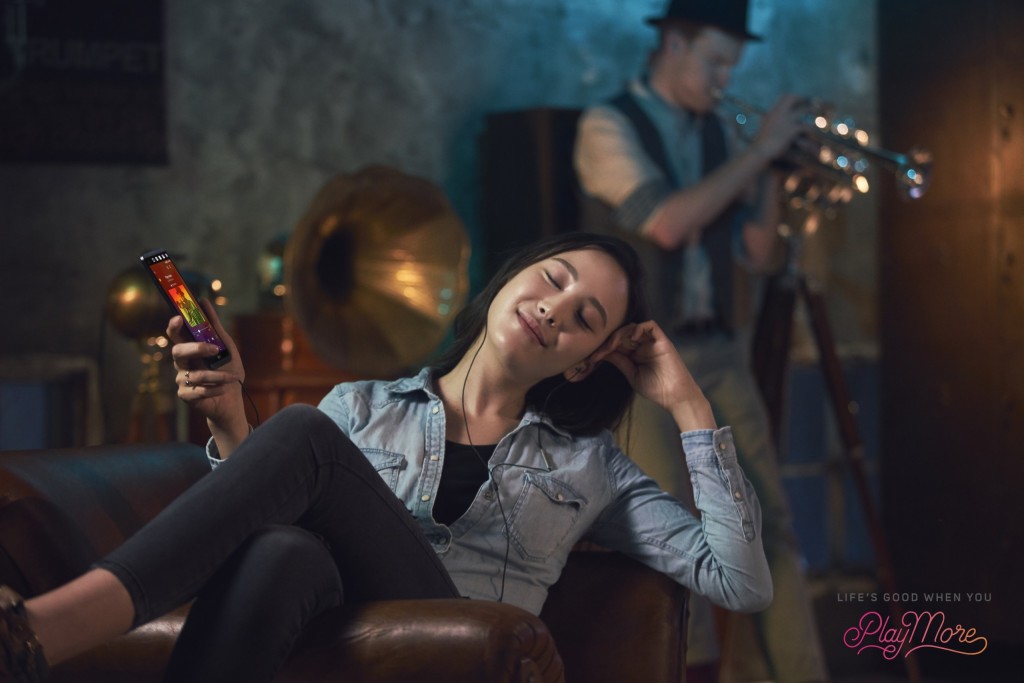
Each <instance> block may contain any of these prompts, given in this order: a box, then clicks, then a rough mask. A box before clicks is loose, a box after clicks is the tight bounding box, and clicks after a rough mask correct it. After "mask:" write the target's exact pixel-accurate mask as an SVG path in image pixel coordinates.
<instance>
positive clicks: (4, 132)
mask: <svg viewBox="0 0 1024 683" xmlns="http://www.w3.org/2000/svg"><path fill="white" fill-rule="evenodd" d="M0 21H2V22H3V23H2V36H3V38H2V43H0V163H33V162H36V163H114V164H165V163H167V135H166V127H167V125H166V114H165V105H166V98H165V94H164V45H163V2H162V0H89V2H82V1H81V0H0Z"/></svg>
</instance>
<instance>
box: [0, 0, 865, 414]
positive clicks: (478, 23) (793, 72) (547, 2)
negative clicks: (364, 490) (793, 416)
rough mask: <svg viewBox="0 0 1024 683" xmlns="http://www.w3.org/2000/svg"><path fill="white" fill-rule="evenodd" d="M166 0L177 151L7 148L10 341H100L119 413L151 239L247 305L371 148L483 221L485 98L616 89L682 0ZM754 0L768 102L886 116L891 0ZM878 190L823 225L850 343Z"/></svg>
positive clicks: (88, 353) (756, 59)
mask: <svg viewBox="0 0 1024 683" xmlns="http://www.w3.org/2000/svg"><path fill="white" fill-rule="evenodd" d="M165 5H166V20H165V26H166V38H165V41H166V42H165V45H166V80H167V98H168V104H167V115H168V136H169V148H170V149H169V152H170V163H169V164H168V165H167V166H159V167H157V166H109V165H107V166H101V165H52V164H51V165H33V164H17V165H12V164H7V165H2V164H0V292H2V294H0V296H2V298H3V310H4V312H5V314H6V315H5V319H6V321H7V326H6V328H7V329H6V334H5V335H3V338H2V340H0V356H4V357H12V356H17V355H21V354H26V353H37V352H46V353H53V354H59V355H67V356H85V357H90V358H98V359H101V367H100V370H101V372H100V376H101V377H102V378H103V380H104V382H103V384H104V386H106V387H107V392H106V393H107V395H108V399H107V407H108V410H109V411H110V412H111V413H114V414H115V419H114V420H113V422H114V424H117V419H116V418H117V417H118V416H120V415H121V414H122V413H124V412H125V411H126V410H127V401H126V400H122V399H123V394H124V393H125V392H128V394H129V395H130V393H131V391H133V390H134V380H135V378H136V376H137V373H138V364H137V359H136V357H135V354H134V351H133V348H132V346H131V344H130V343H129V342H128V341H127V340H124V339H121V338H119V337H117V335H116V333H114V332H113V331H111V330H110V329H109V326H105V325H104V323H103V318H102V308H103V302H104V297H105V293H106V290H107V287H108V285H109V283H110V281H111V280H112V278H113V277H114V276H115V275H116V274H117V273H118V272H120V271H121V270H123V269H124V268H127V267H132V266H133V265H134V263H135V260H136V258H137V255H138V253H139V252H140V251H141V250H142V249H144V248H147V247H150V246H153V245H162V246H166V247H167V248H169V249H172V250H175V251H177V252H180V253H184V254H186V255H187V256H188V261H187V264H188V266H189V267H190V268H193V269H198V270H200V271H203V272H204V273H207V274H209V275H213V276H216V277H218V278H220V279H222V280H223V281H224V283H225V288H226V294H227V296H228V299H229V303H228V305H227V306H226V309H225V311H224V313H225V315H226V316H227V317H230V316H231V315H232V314H234V313H239V312H250V311H253V310H255V308H256V305H257V304H256V302H257V272H256V268H257V263H258V259H259V255H260V252H261V251H262V249H263V247H264V245H266V244H267V243H268V242H269V241H270V240H272V239H273V238H274V237H275V236H278V235H281V234H282V233H287V232H288V231H290V230H291V228H292V226H293V225H294V224H295V222H296V221H297V220H298V218H299V216H300V215H301V214H302V213H303V211H304V210H305V208H306V205H307V203H308V202H309V200H310V199H311V197H312V195H313V194H314V192H315V191H316V190H317V189H318V188H319V187H320V186H321V185H322V184H323V183H324V182H326V181H327V179H329V178H330V177H332V176H333V175H334V174H336V173H339V172H350V171H354V170H356V169H358V168H360V167H362V166H364V165H366V164H371V163H383V164H390V165H394V166H397V167H400V168H402V169H403V170H405V171H406V172H409V173H413V174H417V175H422V176H424V177H426V178H429V179H431V180H434V181H436V182H437V183H439V184H441V185H442V187H444V189H445V190H446V192H447V193H448V194H449V197H450V198H451V200H452V202H453V204H454V206H455V207H456V210H457V211H458V213H459V215H460V216H461V217H462V219H463V220H464V222H465V223H466V226H467V229H468V231H469V233H470V235H471V238H472V240H473V242H474V243H478V242H479V228H478V225H477V219H476V215H477V196H478V194H479V185H478V180H477V173H476V164H477V156H476V142H477V136H478V135H479V134H480V132H481V127H482V122H483V117H484V115H485V114H486V113H488V112H493V111H501V110H513V109H521V108H529V107H536V106H582V105H585V104H586V103H588V102H591V101H593V100H596V99H598V98H602V97H604V96H607V95H610V94H612V93H613V92H615V91H616V90H617V89H618V87H619V86H620V85H621V83H622V82H623V81H624V80H625V79H626V78H627V77H628V76H630V75H631V74H632V73H634V72H635V71H636V70H637V69H639V68H640V66H641V65H642V63H643V61H644V59H645V57H646V54H647V53H648V51H649V50H650V49H651V47H652V45H653V40H654V37H655V34H654V31H653V30H651V29H650V28H649V27H647V26H646V25H645V24H644V22H643V19H644V17H647V16H650V15H652V14H657V13H659V12H660V10H661V8H662V7H663V2H662V0H634V1H628V0H289V1H287V2H284V1H281V0H219V1H218V2H206V1H204V0H167V1H166V3H165ZM751 8H752V12H751V16H752V21H751V28H752V29H753V30H754V31H755V32H759V33H762V34H764V35H765V36H766V37H767V38H768V39H767V41H766V42H765V43H762V44H757V45H752V46H750V47H749V49H748V51H747V52H746V54H745V58H744V61H743V63H742V64H741V65H740V67H739V69H738V70H737V72H736V75H735V80H734V83H735V87H734V88H733V90H734V91H735V92H736V93H738V94H740V95H742V96H744V97H746V98H748V99H751V100H753V101H755V102H757V103H760V104H769V103H770V102H771V101H772V100H773V99H774V97H775V96H776V95H777V94H778V93H780V92H782V91H794V92H799V93H802V94H808V95H815V96H820V97H823V98H826V99H829V100H832V101H833V102H835V103H836V104H837V105H838V107H839V110H840V111H843V112H846V113H849V114H850V115H852V116H854V117H855V118H856V119H857V120H858V121H859V122H860V123H861V124H862V125H864V126H865V127H867V128H868V129H869V130H870V129H873V128H875V127H876V126H875V110H876V96H875V75H874V69H875V59H876V49H875V31H874V2H857V3H851V2H844V1H842V0H753V1H752V2H751ZM875 211H876V210H875V208H874V202H873V199H872V198H871V197H868V198H865V199H864V200H863V201H859V202H858V203H857V205H856V206H853V207H851V208H850V210H848V211H846V212H844V214H843V215H842V216H840V218H839V219H838V220H836V221H834V222H833V223H832V224H829V225H826V226H825V227H824V228H823V229H822V230H821V231H820V232H819V233H818V235H817V236H816V237H815V238H814V239H812V240H811V242H810V243H809V244H808V249H807V258H808V261H807V263H808V269H809V270H811V271H812V272H813V273H815V274H816V275H818V276H819V279H820V280H821V281H822V283H823V284H824V285H825V286H826V288H827V290H828V292H829V300H830V304H832V306H833V311H834V313H833V315H834V320H833V322H834V326H835V327H836V330H837V334H838V335H839V338H840V341H841V343H842V344H844V345H854V346H867V347H871V346H872V345H873V343H874V338H875V334H876V330H875V319H876V314H875V261H876V255H875V244H876V239H875V221H874V214H875ZM104 327H106V328H107V329H105V330H104V329H103V328H104ZM101 332H105V335H106V336H105V337H104V336H103V335H101ZM101 346H102V348H101ZM118 391H120V392H121V395H118Z"/></svg>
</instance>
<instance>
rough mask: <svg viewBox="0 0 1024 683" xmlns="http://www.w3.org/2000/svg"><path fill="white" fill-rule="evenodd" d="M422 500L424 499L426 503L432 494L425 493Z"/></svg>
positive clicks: (421, 497)
mask: <svg viewBox="0 0 1024 683" xmlns="http://www.w3.org/2000/svg"><path fill="white" fill-rule="evenodd" d="M420 500H422V501H423V502H424V503H426V502H427V501H428V500H430V496H428V495H426V494H424V495H422V496H420Z"/></svg>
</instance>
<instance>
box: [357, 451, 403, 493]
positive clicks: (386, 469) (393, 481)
mask: <svg viewBox="0 0 1024 683" xmlns="http://www.w3.org/2000/svg"><path fill="white" fill-rule="evenodd" d="M362 450H363V455H365V456H366V459H367V460H369V461H370V464H371V465H373V468H374V469H375V470H377V474H379V475H380V477H381V479H383V480H384V483H385V484H387V485H388V487H389V488H390V489H391V490H392V491H395V490H397V489H398V477H399V475H401V473H402V470H403V469H405V456H404V455H402V454H400V453H395V452H394V451H385V450H382V449H380V448H364V449H362Z"/></svg>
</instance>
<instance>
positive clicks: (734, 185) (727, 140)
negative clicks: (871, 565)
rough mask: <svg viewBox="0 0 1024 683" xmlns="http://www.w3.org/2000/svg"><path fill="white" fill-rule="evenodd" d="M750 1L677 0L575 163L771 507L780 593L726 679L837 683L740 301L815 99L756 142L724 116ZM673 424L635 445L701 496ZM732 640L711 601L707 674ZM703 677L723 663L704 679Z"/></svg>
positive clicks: (771, 115)
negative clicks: (629, 249)
mask: <svg viewBox="0 0 1024 683" xmlns="http://www.w3.org/2000/svg"><path fill="white" fill-rule="evenodd" d="M747 5H748V3H747V0H671V2H670V3H669V5H668V9H667V10H666V12H665V14H664V15H663V16H659V17H652V18H650V19H648V23H650V24H651V25H653V26H655V27H656V28H657V29H658V32H659V44H658V47H657V49H656V50H655V52H654V53H653V54H652V56H651V59H650V62H649V64H648V68H647V71H646V73H645V74H644V75H643V76H641V77H639V78H637V79H634V80H633V81H631V82H630V83H629V84H628V86H627V88H626V90H625V92H623V93H622V94H620V95H619V96H617V97H615V98H613V99H611V100H610V101H608V102H604V103H602V104H599V105H596V106H594V107H591V108H589V109H587V110H586V111H585V112H584V114H583V115H582V117H581V119H580V122H579V126H578V131H577V139H576V149H575V158H574V162H575V166H576V171H577V175H578V177H579V181H580V186H581V188H582V189H583V192H584V195H585V197H584V200H583V205H582V207H581V209H582V211H581V213H582V221H583V226H584V228H586V229H590V230H594V231H610V232H613V233H615V234H618V235H620V236H624V237H626V238H627V239H629V240H630V241H631V242H632V243H633V244H634V246H635V247H636V248H637V250H638V251H639V252H640V254H641V256H642V258H643V259H644V261H645V265H646V268H647V272H648V280H649V282H648V287H649V292H648V294H649V300H650V302H651V305H652V311H653V313H654V317H655V319H656V320H657V321H658V322H659V324H660V325H661V327H662V328H663V329H664V330H665V331H666V332H667V333H669V334H670V335H671V336H672V337H673V339H674V341H675V342H676V345H677V346H678V348H679V351H680V354H681V355H682V357H683V360H684V361H685V363H686V365H687V367H688V368H690V370H691V372H692V373H693V375H694V377H695V378H696V379H697V381H698V383H699V384H700V385H701V387H702V389H703V390H704V392H705V394H706V395H707V396H708V398H709V400H710V401H711V403H712V406H713V407H714V409H715V412H716V413H717V414H718V415H719V416H720V419H721V421H722V423H723V424H730V425H732V429H733V434H734V437H735V440H736V445H737V451H738V453H739V457H740V459H741V464H742V466H743V470H744V472H745V473H746V474H747V476H748V477H749V478H750V479H751V483H753V485H754V488H755V490H756V492H757V495H758V498H759V499H760V503H761V507H762V509H763V510H764V522H763V526H764V529H763V537H764V543H765V551H766V553H767V555H768V560H769V563H770V566H771V570H772V576H773V581H774V584H775V585H774V588H775V598H774V601H773V603H772V606H771V607H769V608H768V609H767V610H765V611H764V612H762V613H760V614H758V615H756V617H755V620H756V637H753V636H752V637H750V638H749V640H751V641H752V642H750V643H740V642H738V640H737V637H733V636H734V635H735V634H741V633H742V629H736V628H732V627H731V625H727V627H726V628H725V629H723V631H724V633H725V639H724V643H723V648H722V649H723V654H722V666H721V671H722V679H723V680H726V679H728V680H737V681H750V680H758V679H761V680H763V679H764V678H767V677H770V678H772V679H773V680H775V681H777V683H803V682H807V681H823V680H825V679H826V678H827V674H826V671H825V665H824V655H823V653H822V649H821V645H820V639H819V636H818V633H817V624H816V622H815V619H814V615H813V611H812V607H811V602H810V598H809V593H808V590H807V585H806V580H805V577H804V575H803V569H802V560H801V554H800V550H799V547H798V544H797V542H796V536H795V534H794V532H793V528H792V520H791V516H790V511H789V504H788V501H787V499H786V495H785V492H784V490H783V487H782V481H781V478H780V476H779V472H778V465H777V458H776V453H775V449H774V446H773V445H772V441H771V436H770V430H769V426H768V425H769V422H768V418H767V413H766V410H765V408H764V405H763V403H762V400H761V397H760V393H759V391H758V389H757V384H756V381H755V380H754V377H753V375H752V373H751V371H750V369H749V368H750V365H749V360H748V357H747V351H746V347H745V345H744V344H743V343H741V342H742V340H743V339H744V336H743V334H742V332H743V329H742V327H741V326H739V325H738V324H737V320H736V316H735V310H734V309H735V307H734V305H733V301H734V286H735V282H734V267H735V266H736V265H741V266H745V267H746V268H747V269H748V270H752V271H758V270H764V269H766V268H768V267H769V266H770V265H771V263H772V261H773V257H774V256H775V254H776V245H777V243H778V233H777V225H778V222H779V219H780V209H781V206H780V200H781V192H780V187H779V181H780V177H779V175H778V174H777V173H775V172H773V171H772V170H771V164H772V162H773V160H775V159H776V158H778V157H780V156H781V155H783V154H784V153H785V152H786V151H787V150H789V149H790V147H791V146H792V145H793V144H795V143H796V141H797V138H798V137H799V135H800V132H801V131H802V129H803V126H804V120H805V116H806V114H807V111H806V109H805V106H804V104H803V102H802V100H800V99H799V98H796V97H794V96H790V95H787V96H783V97H781V98H780V99H779V101H778V102H777V103H776V105H775V106H774V107H772V109H771V110H770V111H769V112H768V113H767V114H766V115H765V116H764V117H763V118H762V120H761V123H760V125H759V127H758V132H757V134H756V136H755V137H754V138H753V140H751V141H750V142H749V144H747V145H746V146H743V147H742V148H741V145H740V144H739V141H738V140H736V139H734V138H735V136H730V135H729V131H727V130H726V129H725V128H724V127H723V126H722V125H721V123H720V122H719V120H718V118H717V116H716V115H715V113H714V109H715V107H716V106H717V104H718V100H719V97H720V94H721V92H722V91H723V90H724V89H725V88H726V87H727V85H728V83H729V78H730V76H731V72H732V69H733V67H734V66H735V65H736V64H737V62H738V61H739V59H740V56H741V53H742V50H743V46H744V43H745V42H747V41H756V40H760V37H759V36H757V35H754V34H752V33H750V32H749V31H748V30H747V9H748V7H747ZM664 419H665V417H664V416H662V415H661V414H660V413H659V412H658V411H657V410H656V409H654V408H652V407H651V406H649V405H646V404H644V403H643V402H642V401H641V402H638V404H637V405H635V406H634V409H633V411H632V417H631V419H630V422H629V424H627V425H625V426H624V427H623V428H622V429H620V439H622V440H624V441H628V442H627V443H623V447H624V448H625V450H626V452H628V453H630V454H631V456H633V457H634V458H635V459H636V460H638V461H639V463H640V465H641V466H642V467H643V468H644V469H645V470H647V471H648V473H649V474H651V475H652V476H653V477H654V478H655V479H658V481H659V483H660V484H661V485H662V486H663V487H664V488H666V489H667V490H670V491H673V492H675V493H676V494H677V495H678V496H679V497H682V498H684V499H685V497H688V496H689V495H691V492H690V487H689V485H688V484H687V483H686V482H687V476H686V472H685V464H684V463H685V460H684V459H683V456H682V453H681V447H680V443H679V440H678V435H676V434H675V433H674V428H673V427H672V426H671V424H666V423H665V422H664ZM727 621H728V622H730V624H731V622H733V621H734V619H732V618H730V619H729V620H727ZM750 630H751V631H752V630H753V629H750ZM716 633H717V631H716V629H715V627H714V623H713V619H712V613H711V609H710V605H709V604H708V603H707V602H705V601H702V600H695V601H693V606H692V613H691V622H690V641H689V648H688V651H689V652H688V660H689V662H690V663H691V664H693V665H696V664H697V663H699V662H701V661H704V662H706V661H708V660H711V661H713V660H715V659H717V658H718V657H719V654H718V644H717V642H716ZM758 641H759V643H758ZM758 645H760V647H759V646H758ZM759 651H763V653H764V656H763V657H762V656H759V655H757V652H759ZM700 670H703V671H704V672H707V671H708V667H707V666H705V667H703V668H698V667H696V666H694V668H693V669H692V670H691V671H692V672H697V671H700Z"/></svg>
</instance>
